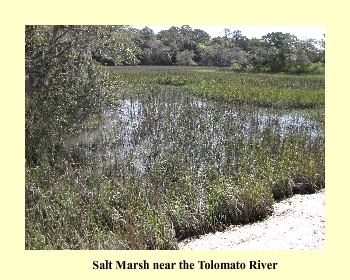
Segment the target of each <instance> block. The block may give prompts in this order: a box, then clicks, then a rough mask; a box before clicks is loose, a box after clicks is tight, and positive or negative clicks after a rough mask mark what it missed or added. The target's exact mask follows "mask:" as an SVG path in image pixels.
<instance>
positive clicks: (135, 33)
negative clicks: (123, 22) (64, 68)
mask: <svg viewBox="0 0 350 280" xmlns="http://www.w3.org/2000/svg"><path fill="white" fill-rule="evenodd" d="M223 34H224V35H223V36H222V37H220V36H219V37H215V38H211V37H210V35H209V34H208V33H206V32H205V31H203V30H200V29H192V28H191V27H190V26H188V25H183V26H182V27H174V26H173V27H171V28H169V29H168V30H162V31H160V32H158V33H157V34H156V33H155V32H154V31H153V30H152V29H151V28H149V27H145V28H143V29H141V30H139V29H131V30H130V35H131V37H132V41H133V42H134V44H135V46H137V47H138V48H139V49H140V52H139V55H138V59H139V61H138V63H139V64H141V65H188V66H191V65H198V66H219V67H232V68H233V69H235V70H241V71H245V70H256V71H271V72H280V71H287V72H317V70H318V71H323V70H324V64H325V42H324V40H319V41H318V40H315V39H311V38H310V39H302V40H300V39H298V38H297V37H296V36H295V35H293V34H290V33H282V32H272V33H268V34H266V35H265V36H262V38H260V39H259V38H252V39H249V38H247V37H246V36H244V35H243V34H242V32H241V31H239V30H234V31H231V30H230V29H224V30H223ZM95 58H96V59H97V60H98V61H99V62H102V63H104V64H107V65H114V62H113V61H112V60H109V59H108V58H105V57H95ZM123 64H124V65H125V64H126V63H123Z"/></svg>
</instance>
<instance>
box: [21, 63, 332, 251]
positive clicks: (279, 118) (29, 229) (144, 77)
mask: <svg viewBox="0 0 350 280" xmlns="http://www.w3.org/2000/svg"><path fill="white" fill-rule="evenodd" d="M141 68H142V67H141ZM198 70H200V69H198V68H190V67H189V68H177V67H173V68H172V67H169V68H157V67H156V68H148V69H144V70H142V69H137V68H117V71H116V72H113V74H114V75H115V79H118V83H119V84H120V85H121V87H120V91H119V92H118V93H116V95H115V96H110V100H112V101H113V102H110V103H109V104H110V106H109V107H105V108H104V113H103V115H102V116H98V118H97V119H98V121H97V122H98V124H99V125H96V120H94V119H92V120H90V123H91V124H94V125H90V126H89V127H90V128H89V130H88V131H86V132H84V133H78V134H77V135H75V136H74V135H73V136H70V137H69V138H67V139H66V140H67V141H66V142H65V144H64V146H63V147H62V151H64V153H63V152H60V153H58V155H56V157H55V161H54V163H52V160H51V161H50V159H49V157H48V158H47V161H46V162H45V161H44V162H43V163H42V164H41V165H40V166H37V167H27V168H26V248H27V249H177V241H178V240H180V239H183V238H186V237H189V236H195V235H199V234H203V233H207V232H210V231H215V230H222V229H224V228H225V227H227V226H229V225H232V224H244V223H250V222H254V221H257V220H261V219H264V218H265V217H267V216H268V215H270V214H271V213H272V209H273V203H274V200H278V199H283V198H286V197H289V196H291V195H293V193H297V192H300V193H312V192H314V191H316V190H317V189H320V188H323V187H325V165H324V158H325V150H324V149H325V146H324V143H325V139H324V77H323V78H322V77H321V76H288V75H260V74H259V75H247V74H233V73H232V72H228V71H217V70H215V69H209V70H210V71H198ZM203 70H205V69H203ZM120 80H122V82H120Z"/></svg>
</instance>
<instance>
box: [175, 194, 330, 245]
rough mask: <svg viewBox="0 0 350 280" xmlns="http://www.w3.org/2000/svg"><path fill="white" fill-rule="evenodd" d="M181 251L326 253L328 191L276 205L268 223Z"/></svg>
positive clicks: (192, 241)
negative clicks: (326, 197)
mask: <svg viewBox="0 0 350 280" xmlns="http://www.w3.org/2000/svg"><path fill="white" fill-rule="evenodd" d="M179 247H180V250H323V249H325V191H324V190H322V191H320V192H318V193H315V194H309V195H294V196H293V197H291V198H288V199H286V200H283V201H280V202H277V203H275V205H274V214H273V215H272V216H270V217H269V218H267V219H266V220H264V221H261V222H257V223H254V224H249V225H239V226H232V227H230V228H228V229H226V230H225V231H224V232H216V233H213V234H206V235H203V236H201V237H200V238H197V239H194V238H189V239H186V240H183V241H182V242H180V243H179Z"/></svg>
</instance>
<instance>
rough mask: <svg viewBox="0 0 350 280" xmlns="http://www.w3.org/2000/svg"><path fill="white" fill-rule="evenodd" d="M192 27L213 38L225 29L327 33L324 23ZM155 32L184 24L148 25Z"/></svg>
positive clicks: (253, 33) (252, 33)
mask: <svg viewBox="0 0 350 280" xmlns="http://www.w3.org/2000/svg"><path fill="white" fill-rule="evenodd" d="M189 25H190V26H191V27H192V29H201V30H204V31H205V32H207V33H208V34H209V35H210V36H211V37H212V38H214V37H217V36H223V35H224V32H223V31H224V29H225V28H228V29H230V30H231V31H234V30H240V31H241V32H242V35H243V36H246V37H248V38H249V39H251V38H253V37H256V38H258V39H260V38H261V37H262V36H264V35H266V34H268V33H271V32H283V33H290V34H292V35H295V36H297V37H298V39H316V40H320V39H323V34H325V27H324V25H191V24H189ZM147 26H148V27H149V28H151V29H152V30H153V31H154V32H155V33H158V32H159V31H161V30H167V29H169V28H170V27H172V26H176V27H181V26H182V25H147ZM133 27H135V28H137V29H142V28H144V27H145V25H133Z"/></svg>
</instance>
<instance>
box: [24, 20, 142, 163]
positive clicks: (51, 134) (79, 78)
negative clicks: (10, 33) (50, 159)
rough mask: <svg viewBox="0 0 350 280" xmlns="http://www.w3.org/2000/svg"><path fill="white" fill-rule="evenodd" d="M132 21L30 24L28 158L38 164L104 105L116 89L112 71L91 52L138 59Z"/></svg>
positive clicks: (111, 57)
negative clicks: (68, 24) (75, 24)
mask: <svg viewBox="0 0 350 280" xmlns="http://www.w3.org/2000/svg"><path fill="white" fill-rule="evenodd" d="M131 35H132V34H131V29H130V28H129V27H128V26H63V25H56V26H43V25H41V26H26V27H25V100H26V103H25V104H26V111H25V121H26V122H25V130H26V131H25V132H26V133H25V140H26V163H27V164H39V161H40V159H41V158H42V156H43V155H45V154H52V153H53V152H54V149H55V148H54V147H55V146H57V143H59V142H60V141H61V140H62V137H63V136H64V135H65V134H66V133H68V132H69V130H70V129H74V127H77V126H78V125H79V124H80V123H82V122H83V121H84V119H85V118H86V117H87V116H89V115H90V114H92V113H93V112H96V111H98V110H100V109H101V104H102V102H103V100H104V97H105V96H106V95H107V94H108V93H109V92H111V91H112V90H113V83H111V81H110V79H109V78H110V77H109V75H110V73H109V72H108V71H106V69H104V68H103V67H101V66H100V65H98V63H96V62H95V61H94V60H93V59H92V55H93V54H94V55H97V56H100V57H103V58H106V59H108V60H111V61H113V62H114V63H115V64H116V65H117V64H123V63H135V61H136V59H137V55H138V53H139V49H138V48H137V47H136V46H135V45H134V44H133V41H132V36H131Z"/></svg>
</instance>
